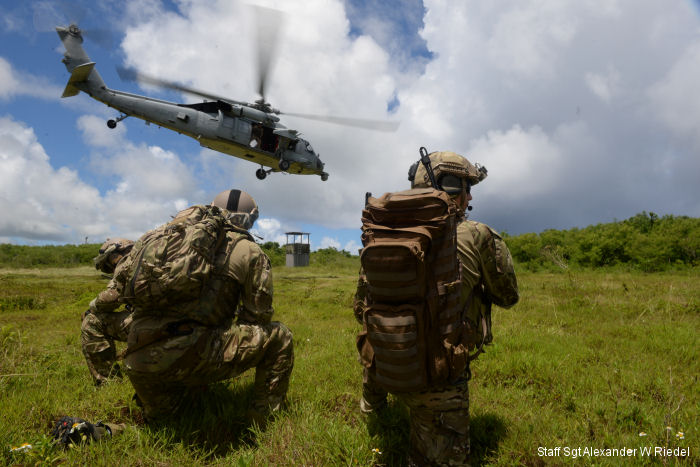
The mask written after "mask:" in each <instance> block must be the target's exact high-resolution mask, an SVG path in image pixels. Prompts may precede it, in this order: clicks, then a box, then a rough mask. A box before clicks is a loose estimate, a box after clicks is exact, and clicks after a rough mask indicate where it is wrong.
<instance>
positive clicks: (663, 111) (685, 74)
mask: <svg viewBox="0 0 700 467" xmlns="http://www.w3.org/2000/svg"><path fill="white" fill-rule="evenodd" d="M698 83H700V41H696V42H694V43H691V44H689V45H688V46H687V47H686V48H685V50H683V53H682V54H681V55H680V56H679V57H678V58H677V60H676V62H675V63H674V64H673V66H672V67H671V69H670V70H669V71H668V73H667V74H666V75H665V76H664V77H663V78H662V79H661V80H660V81H659V82H657V83H655V84H654V85H653V86H651V87H650V89H649V96H650V99H651V103H652V105H653V107H654V109H655V110H656V111H657V115H658V117H659V118H660V119H661V121H662V122H663V123H664V124H665V125H667V126H668V128H669V129H671V131H673V132H674V133H676V134H680V135H682V136H685V137H689V138H691V139H694V141H695V144H696V148H697V149H698V150H700V132H698V129H699V128H700V92H698Z"/></svg>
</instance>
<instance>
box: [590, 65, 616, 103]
mask: <svg viewBox="0 0 700 467" xmlns="http://www.w3.org/2000/svg"><path fill="white" fill-rule="evenodd" d="M585 80H586V84H587V85H588V87H589V88H590V89H591V92H593V94H595V95H596V96H597V97H599V98H600V99H601V100H602V101H603V102H605V103H606V104H607V103H609V102H610V100H611V99H612V98H613V97H615V96H616V95H617V93H618V91H619V86H620V75H619V73H618V72H617V71H616V70H615V69H614V68H612V67H611V68H609V69H608V70H607V72H605V73H593V72H589V73H586V76H585Z"/></svg>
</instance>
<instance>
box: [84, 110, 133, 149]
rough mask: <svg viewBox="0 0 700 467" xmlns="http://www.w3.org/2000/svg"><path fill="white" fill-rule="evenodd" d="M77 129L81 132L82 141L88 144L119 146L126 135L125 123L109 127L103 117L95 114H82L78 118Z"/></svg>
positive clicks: (107, 146)
mask: <svg viewBox="0 0 700 467" xmlns="http://www.w3.org/2000/svg"><path fill="white" fill-rule="evenodd" d="M78 130H80V132H81V133H82V136H83V141H85V144H87V145H89V146H96V147H104V148H109V147H119V145H120V144H121V143H122V141H123V140H124V138H125V137H126V125H117V127H116V128H114V129H110V128H109V127H107V125H105V121H104V119H103V118H100V117H97V116H95V115H83V116H81V117H80V118H78Z"/></svg>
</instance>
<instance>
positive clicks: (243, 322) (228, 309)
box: [118, 232, 294, 421]
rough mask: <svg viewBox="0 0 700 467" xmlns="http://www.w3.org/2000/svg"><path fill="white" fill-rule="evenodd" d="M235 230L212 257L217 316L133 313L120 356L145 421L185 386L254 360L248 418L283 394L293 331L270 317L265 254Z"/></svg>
mask: <svg viewBox="0 0 700 467" xmlns="http://www.w3.org/2000/svg"><path fill="white" fill-rule="evenodd" d="M240 235H241V234H239V233H234V232H229V233H228V234H227V240H228V242H229V243H228V246H230V245H234V246H233V247H232V248H230V247H228V246H227V248H223V249H221V250H219V251H220V252H219V254H218V255H225V258H219V259H217V261H216V263H217V264H223V267H222V268H221V269H220V270H218V271H217V273H216V277H215V279H214V280H216V281H218V284H217V287H218V289H217V290H218V291H219V292H218V295H217V296H216V303H215V308H214V310H215V315H216V316H217V317H221V319H220V322H219V323H217V324H216V325H209V326H207V325H204V324H202V323H200V322H198V321H195V320H193V319H191V318H187V317H185V316H183V314H179V313H177V312H168V311H164V312H158V311H157V310H148V311H147V312H144V311H142V310H138V309H137V310H136V311H135V313H134V321H133V323H132V325H131V330H130V332H129V340H128V349H127V355H126V357H125V359H124V360H125V364H126V373H127V375H128V376H129V379H130V380H131V383H132V385H133V386H134V389H135V391H136V395H137V396H138V398H139V400H140V402H141V404H142V406H143V409H144V414H145V417H146V418H147V420H148V421H154V420H157V419H162V418H164V417H165V416H167V415H169V414H172V413H174V412H175V411H176V410H177V409H178V408H179V407H180V405H181V404H182V402H183V400H184V398H185V396H186V393H187V391H188V389H192V388H195V387H201V386H202V385H205V384H207V383H211V382H215V381H221V380H226V379H230V378H233V377H235V376H238V375H239V374H241V373H243V372H244V371H246V370H247V369H249V368H253V367H255V368H256V374H255V383H254V384H255V393H254V400H253V407H252V409H253V410H252V412H253V415H254V417H255V419H256V420H259V419H260V418H262V417H264V416H265V415H266V414H268V413H269V412H270V411H276V410H278V409H279V408H280V407H281V406H282V404H283V402H284V400H285V397H286V393H287V387H288V384H289V377H290V375H291V371H292V367H293V364H294V352H293V345H292V333H291V332H290V331H289V329H287V328H286V327H285V326H284V325H283V324H281V323H278V322H271V321H270V319H271V317H272V314H273V309H272V274H271V271H270V261H269V259H268V257H267V255H265V253H264V252H263V251H262V250H261V249H260V247H259V246H258V245H257V244H256V243H254V242H253V241H250V240H248V239H247V238H246V239H240V238H238V239H236V238H235V236H240ZM219 260H221V261H222V263H219ZM119 286H120V285H119V284H118V287H119ZM239 304H240V306H239Z"/></svg>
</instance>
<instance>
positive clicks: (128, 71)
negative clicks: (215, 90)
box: [117, 66, 249, 105]
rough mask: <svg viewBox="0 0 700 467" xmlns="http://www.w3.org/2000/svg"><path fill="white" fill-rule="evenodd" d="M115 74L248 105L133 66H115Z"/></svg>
mask: <svg viewBox="0 0 700 467" xmlns="http://www.w3.org/2000/svg"><path fill="white" fill-rule="evenodd" d="M117 74H118V75H119V77H120V78H121V79H122V80H124V81H133V82H138V83H142V84H150V85H153V86H157V87H160V88H165V89H171V90H173V91H179V92H183V93H185V94H191V95H194V96H199V97H203V98H205V99H209V100H212V101H224V102H228V103H231V104H238V105H249V104H247V103H246V102H241V101H236V100H233V99H229V98H228V97H221V96H217V95H216V94H211V93H208V92H204V91H200V90H199V89H195V88H191V87H189V86H184V85H182V84H178V83H175V82H172V81H166V80H164V79H160V78H155V77H153V76H150V75H147V74H145V73H141V72H140V71H136V70H135V69H134V68H126V67H119V66H118V67H117Z"/></svg>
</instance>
